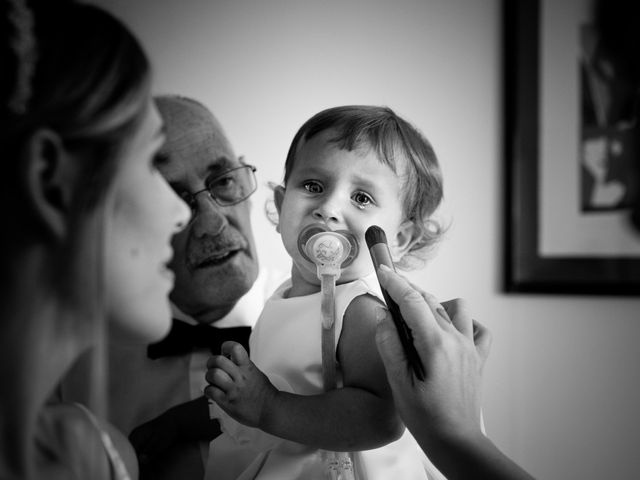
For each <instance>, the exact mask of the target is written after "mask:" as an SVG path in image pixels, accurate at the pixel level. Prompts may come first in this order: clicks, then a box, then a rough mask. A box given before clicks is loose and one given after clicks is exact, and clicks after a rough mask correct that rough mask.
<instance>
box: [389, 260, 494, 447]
mask: <svg viewBox="0 0 640 480" xmlns="http://www.w3.org/2000/svg"><path fill="white" fill-rule="evenodd" d="M380 283H381V285H382V286H383V287H384V288H385V289H387V291H388V292H389V294H390V295H391V297H392V298H393V299H394V300H395V301H396V302H397V303H398V305H399V306H400V310H401V312H402V315H403V317H404V319H405V321H406V322H407V324H408V326H409V328H411V331H412V334H413V340H414V344H415V346H416V349H417V350H418V353H419V355H420V357H421V359H422V362H423V365H424V366H425V370H426V378H425V381H424V382H422V381H419V380H417V379H416V378H415V377H413V374H412V371H411V369H410V368H409V366H408V364H407V359H406V356H405V354H404V351H403V349H402V346H401V344H400V340H399V337H398V334H397V331H396V329H395V326H394V324H393V322H392V320H391V317H390V316H389V315H388V314H387V315H386V316H385V318H384V319H383V320H381V322H380V323H379V325H378V330H377V331H376V343H377V345H378V350H379V352H380V356H381V357H382V360H383V362H384V366H385V370H386V372H387V378H388V380H389V384H390V385H391V389H392V392H393V396H394V400H395V402H396V407H397V409H398V412H399V414H400V416H401V418H402V419H403V421H404V422H405V424H406V425H407V427H408V428H409V430H411V432H412V433H413V434H414V436H415V437H416V439H417V440H418V441H419V442H420V444H421V446H422V447H423V449H425V450H427V449H430V448H432V441H433V440H434V439H435V438H436V436H439V439H442V438H447V439H451V440H453V439H456V438H465V439H468V438H477V437H478V435H482V431H481V427H480V403H481V380H482V369H483V366H484V363H485V361H486V358H487V356H488V354H489V348H490V344H491V339H490V335H489V332H488V330H486V329H485V328H484V327H483V326H481V325H480V324H479V323H477V322H475V321H473V320H472V319H471V316H470V315H469V312H468V311H467V309H466V306H465V304H464V302H463V301H462V300H460V299H456V300H452V301H449V302H443V303H442V305H441V304H440V303H438V301H437V300H436V299H435V298H434V297H433V296H431V295H429V294H426V293H424V292H421V291H420V290H418V289H417V288H415V287H414V286H412V285H410V284H409V283H408V282H407V281H406V280H404V279H403V278H402V277H400V276H399V275H397V274H396V273H394V272H391V271H390V270H388V269H384V268H383V269H381V271H380Z"/></svg>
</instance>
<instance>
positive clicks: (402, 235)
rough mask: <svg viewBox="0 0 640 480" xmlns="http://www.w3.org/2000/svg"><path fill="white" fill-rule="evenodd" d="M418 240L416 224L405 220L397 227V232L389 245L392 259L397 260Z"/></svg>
mask: <svg viewBox="0 0 640 480" xmlns="http://www.w3.org/2000/svg"><path fill="white" fill-rule="evenodd" d="M417 241H418V238H417V232H416V226H415V224H414V223H413V222H412V221H411V220H406V221H404V222H402V224H400V226H399V227H398V232H397V233H396V236H395V238H394V241H393V244H392V245H390V250H391V255H392V256H393V261H394V262H397V261H399V260H400V259H401V258H402V257H404V256H405V254H407V252H409V250H411V247H412V246H413V245H414V244H415V243H416V242H417Z"/></svg>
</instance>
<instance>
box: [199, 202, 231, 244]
mask: <svg viewBox="0 0 640 480" xmlns="http://www.w3.org/2000/svg"><path fill="white" fill-rule="evenodd" d="M223 208H224V207H221V206H220V205H218V204H217V203H216V202H215V200H214V199H213V198H211V195H210V194H209V193H208V192H202V193H201V194H200V195H197V196H196V199H195V209H194V212H193V227H192V228H193V232H194V234H195V235H196V237H202V236H204V235H209V236H216V235H219V234H220V233H221V232H222V231H223V230H224V229H225V228H226V227H227V225H228V224H229V221H228V220H227V217H226V216H225V215H224V211H223Z"/></svg>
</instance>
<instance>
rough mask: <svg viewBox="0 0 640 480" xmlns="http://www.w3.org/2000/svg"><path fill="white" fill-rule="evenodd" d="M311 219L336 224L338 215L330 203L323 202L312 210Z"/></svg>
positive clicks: (337, 211)
mask: <svg viewBox="0 0 640 480" xmlns="http://www.w3.org/2000/svg"><path fill="white" fill-rule="evenodd" d="M313 218H314V219H315V220H318V221H319V222H324V223H329V222H338V221H339V219H340V213H339V210H338V209H337V208H336V207H335V206H334V205H333V204H332V203H329V202H325V203H323V204H322V205H319V206H318V207H316V208H315V209H314V210H313Z"/></svg>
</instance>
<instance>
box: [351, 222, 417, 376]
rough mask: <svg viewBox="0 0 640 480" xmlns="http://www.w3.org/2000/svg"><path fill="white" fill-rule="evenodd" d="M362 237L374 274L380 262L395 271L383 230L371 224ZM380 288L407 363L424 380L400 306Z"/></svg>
mask: <svg viewBox="0 0 640 480" xmlns="http://www.w3.org/2000/svg"><path fill="white" fill-rule="evenodd" d="M364 238H365V240H366V241H367V246H368V247H369V253H370V254H371V260H373V265H374V266H375V267H376V275H377V274H378V267H380V265H381V264H384V265H386V266H387V267H389V268H390V269H391V270H393V271H395V267H394V266H393V261H392V260H391V253H390V252H389V246H388V245H387V236H386V234H385V233H384V230H382V229H381V228H380V227H378V226H377V225H372V226H370V227H369V228H367V231H366V232H365V234H364ZM380 288H381V290H382V296H383V297H384V301H385V302H386V304H387V308H388V309H389V312H391V318H393V323H394V324H395V326H396V329H397V330H398V335H399V336H400V342H401V343H402V347H403V348H404V352H405V353H406V355H407V360H408V362H409V365H410V366H411V368H412V369H413V373H414V374H415V376H416V377H417V378H418V380H422V381H424V378H425V372H424V365H422V360H420V356H419V355H418V352H417V350H416V347H415V346H414V345H413V335H412V334H411V329H410V328H409V327H408V326H407V323H406V322H405V321H404V318H402V314H401V313H400V307H398V304H397V303H396V302H394V300H393V299H392V298H391V296H390V295H389V293H388V292H387V291H386V290H385V289H384V287H383V286H382V285H380Z"/></svg>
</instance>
